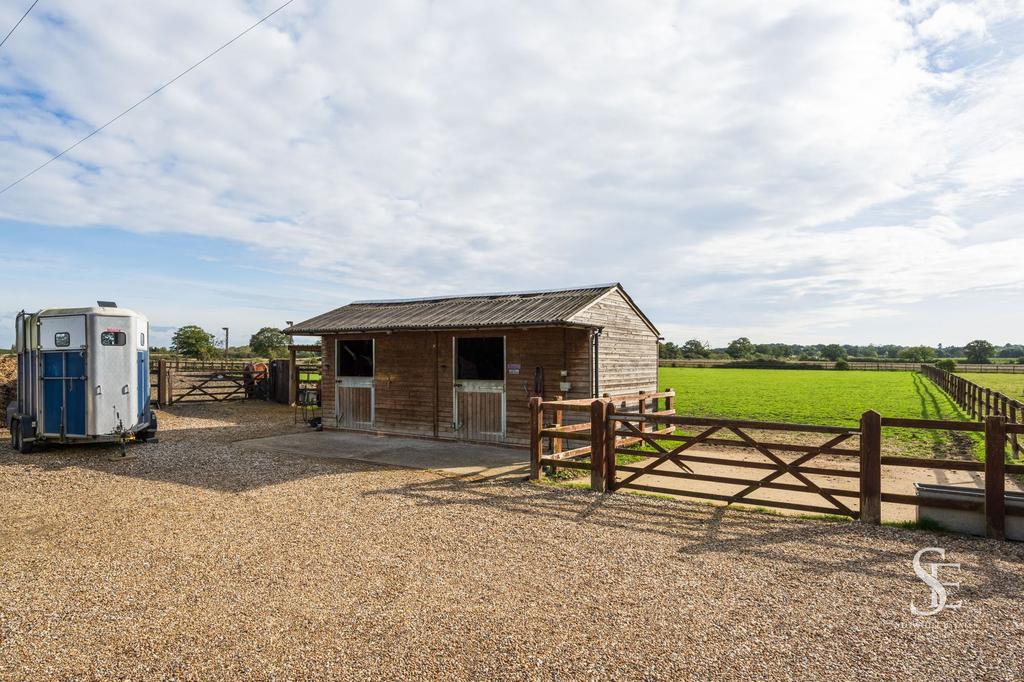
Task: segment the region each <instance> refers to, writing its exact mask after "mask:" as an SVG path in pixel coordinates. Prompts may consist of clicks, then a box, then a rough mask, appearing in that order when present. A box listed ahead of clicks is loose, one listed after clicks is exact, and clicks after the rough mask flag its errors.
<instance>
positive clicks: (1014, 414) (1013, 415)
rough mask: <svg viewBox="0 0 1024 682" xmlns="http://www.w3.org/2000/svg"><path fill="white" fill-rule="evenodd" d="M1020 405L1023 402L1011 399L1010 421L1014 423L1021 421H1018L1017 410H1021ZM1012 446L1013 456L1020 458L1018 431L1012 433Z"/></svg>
mask: <svg viewBox="0 0 1024 682" xmlns="http://www.w3.org/2000/svg"><path fill="white" fill-rule="evenodd" d="M1020 407H1021V404H1020V403H1018V402H1017V401H1016V400H1011V401H1010V422H1011V423H1013V424H1017V423H1019V422H1018V421H1017V415H1018V412H1017V410H1019V409H1020ZM1010 447H1011V448H1012V450H1011V452H1013V458H1014V459H1020V442H1018V440H1017V434H1016V433H1013V434H1011V435H1010Z"/></svg>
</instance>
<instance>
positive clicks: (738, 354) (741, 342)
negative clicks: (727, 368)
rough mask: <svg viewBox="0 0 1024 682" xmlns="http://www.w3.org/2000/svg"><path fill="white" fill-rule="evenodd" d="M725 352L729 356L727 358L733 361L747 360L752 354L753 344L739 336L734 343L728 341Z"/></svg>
mask: <svg viewBox="0 0 1024 682" xmlns="http://www.w3.org/2000/svg"><path fill="white" fill-rule="evenodd" d="M725 352H726V353H728V354H729V357H730V358H732V359H733V360H739V359H740V358H749V357H750V356H751V355H753V354H754V344H752V343H751V342H750V339H748V338H747V337H745V336H741V337H740V338H738V339H735V340H734V341H730V342H729V345H728V347H726V349H725Z"/></svg>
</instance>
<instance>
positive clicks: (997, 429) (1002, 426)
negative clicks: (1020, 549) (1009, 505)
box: [985, 415, 1006, 540]
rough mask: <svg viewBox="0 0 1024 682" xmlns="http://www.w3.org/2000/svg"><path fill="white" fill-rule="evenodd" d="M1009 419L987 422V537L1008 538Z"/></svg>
mask: <svg viewBox="0 0 1024 682" xmlns="http://www.w3.org/2000/svg"><path fill="white" fill-rule="evenodd" d="M1005 457H1006V417H1004V416H1002V415H989V416H988V418H986V419H985V536H986V537H990V538H992V539H994V540H1005V539H1006V479H1005V473H1004V458H1005Z"/></svg>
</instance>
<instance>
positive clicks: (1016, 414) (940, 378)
mask: <svg viewBox="0 0 1024 682" xmlns="http://www.w3.org/2000/svg"><path fill="white" fill-rule="evenodd" d="M921 373H922V374H924V375H925V376H926V377H927V378H928V379H930V380H931V381H932V383H934V384H935V385H936V386H938V387H939V388H941V389H942V390H943V391H945V392H946V394H947V395H949V397H950V398H952V399H953V402H955V403H956V404H957V405H959V406H960V409H962V410H963V411H964V412H966V413H967V414H968V415H970V416H971V418H972V419H977V420H978V421H984V420H985V419H987V418H988V417H990V416H992V415H996V416H1002V417H1006V421H1007V422H1008V423H1010V424H1020V423H1022V422H1024V405H1022V404H1021V402H1020V401H1018V400H1016V399H1014V398H1010V397H1008V396H1005V395H1003V394H1002V393H1000V392H999V391H993V390H992V389H991V388H986V387H984V386H979V385H978V384H976V383H974V382H973V381H969V380H967V379H964V378H963V377H962V376H960V375H958V374H953V373H952V372H947V371H945V370H941V369H939V368H938V367H933V366H931V365H925V366H924V367H922V368H921ZM1006 437H1007V439H1008V440H1009V443H1010V448H1011V452H1012V455H1013V458H1014V459H1019V458H1020V451H1021V447H1020V439H1019V438H1018V437H1017V433H1015V432H1013V431H1010V432H1008V433H1007V436H1006Z"/></svg>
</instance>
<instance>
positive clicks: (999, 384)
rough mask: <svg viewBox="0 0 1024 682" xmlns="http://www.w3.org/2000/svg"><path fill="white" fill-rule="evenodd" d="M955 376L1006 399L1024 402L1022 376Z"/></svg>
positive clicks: (969, 373)
mask: <svg viewBox="0 0 1024 682" xmlns="http://www.w3.org/2000/svg"><path fill="white" fill-rule="evenodd" d="M957 374H959V375H960V376H962V377H963V378H964V379H967V380H968V381H973V382H974V383H976V384H978V385H979V386H984V387H985V388H991V389H992V390H993V391H999V392H1000V393H1002V394H1003V395H1005V396H1007V397H1008V398H1016V399H1017V400H1024V374H989V373H983V374H982V373H978V374H975V373H973V372H957Z"/></svg>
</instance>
